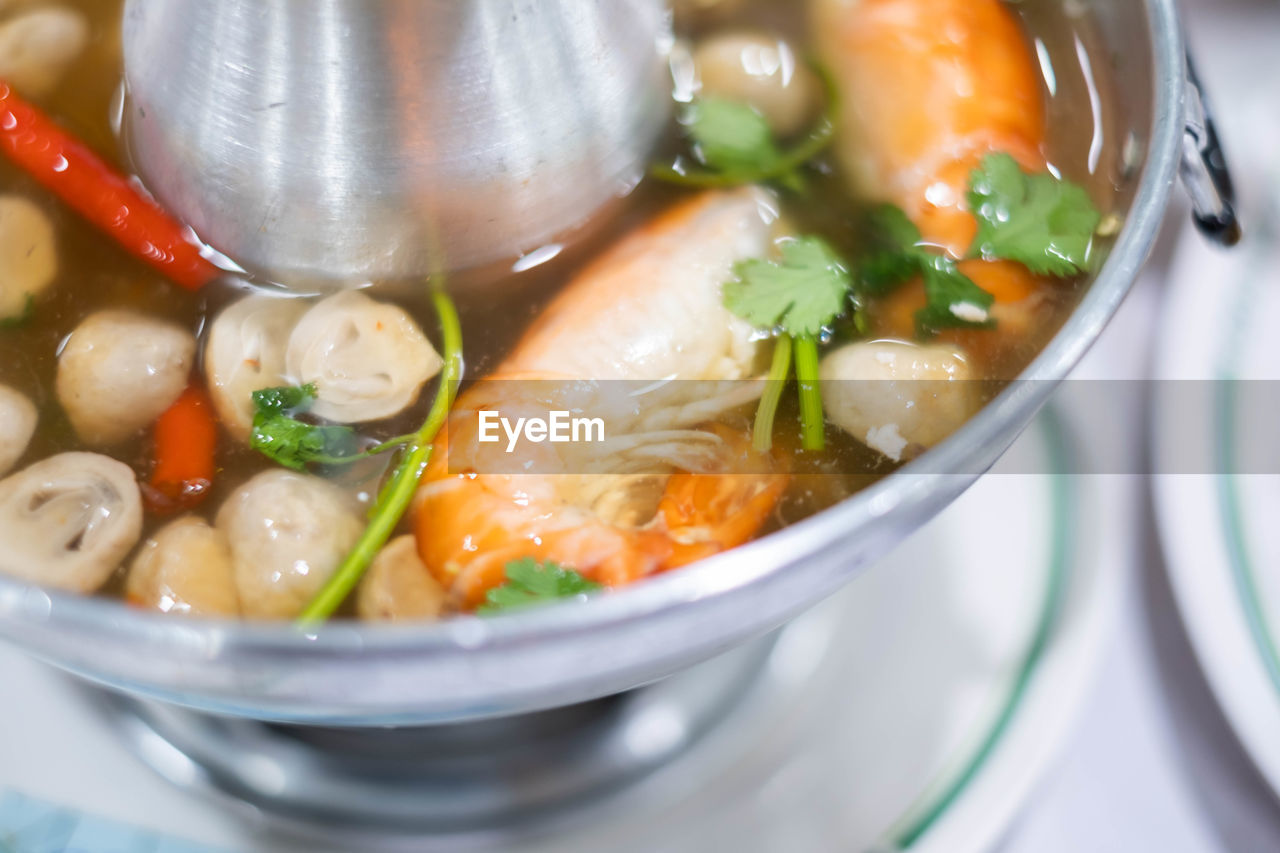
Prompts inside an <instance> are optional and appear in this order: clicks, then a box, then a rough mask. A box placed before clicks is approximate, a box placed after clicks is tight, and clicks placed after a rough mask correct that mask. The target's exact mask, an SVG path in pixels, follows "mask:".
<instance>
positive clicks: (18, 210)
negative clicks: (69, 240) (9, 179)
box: [0, 72, 58, 320]
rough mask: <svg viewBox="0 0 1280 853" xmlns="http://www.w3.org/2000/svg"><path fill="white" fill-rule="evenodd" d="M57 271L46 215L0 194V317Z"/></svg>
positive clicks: (19, 309)
mask: <svg viewBox="0 0 1280 853" xmlns="http://www.w3.org/2000/svg"><path fill="white" fill-rule="evenodd" d="M2 73H3V72H0V74H2ZM57 273H58V256H57V246H56V244H55V242H54V238H53V223H52V222H50V221H49V217H48V216H46V215H45V213H44V211H43V210H41V209H40V208H39V207H37V206H36V205H35V203H33V202H31V201H28V200H27V199H25V198H23V197H22V196H17V195H6V196H0V320H12V319H14V318H17V317H21V316H22V315H23V314H25V313H26V311H27V306H29V305H30V304H31V301H32V300H33V299H35V298H36V297H37V296H39V295H40V293H41V292H43V291H44V290H45V288H47V287H48V286H49V285H50V284H52V283H53V279H54V277H55V276H56V275H57Z"/></svg>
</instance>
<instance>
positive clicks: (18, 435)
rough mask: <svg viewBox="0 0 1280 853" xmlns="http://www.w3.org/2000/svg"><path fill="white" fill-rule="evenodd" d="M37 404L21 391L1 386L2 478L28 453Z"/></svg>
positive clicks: (0, 437)
mask: <svg viewBox="0 0 1280 853" xmlns="http://www.w3.org/2000/svg"><path fill="white" fill-rule="evenodd" d="M37 417H38V415H37V414H36V406H35V403H32V402H31V401H30V400H29V399H27V396H26V395H25V394H23V393H21V392H20V391H15V390H14V389H12V388H10V387H9V386H8V385H0V476H4V475H5V474H7V473H9V469H10V468H12V467H13V466H14V464H15V463H16V462H17V461H18V460H19V459H21V458H22V454H24V453H26V452H27V445H28V444H30V443H31V436H32V435H34V434H35V431H36V420H37Z"/></svg>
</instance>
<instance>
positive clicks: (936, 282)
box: [916, 255, 996, 335]
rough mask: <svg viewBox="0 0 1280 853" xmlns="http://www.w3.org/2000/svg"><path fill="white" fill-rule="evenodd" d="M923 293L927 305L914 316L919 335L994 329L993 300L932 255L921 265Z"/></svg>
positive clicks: (943, 259) (951, 264) (952, 266)
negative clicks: (971, 329)
mask: <svg viewBox="0 0 1280 853" xmlns="http://www.w3.org/2000/svg"><path fill="white" fill-rule="evenodd" d="M922 272H923V274H924V293H925V297H926V299H927V300H928V304H927V305H926V306H925V307H924V308H921V309H920V310H919V311H917V312H916V328H917V330H918V331H919V332H920V334H921V335H927V334H929V333H931V332H935V331H937V330H939V329H949V328H966V327H967V328H980V329H989V328H993V327H994V326H995V324H996V321H995V319H994V318H992V316H991V306H992V305H993V304H994V303H995V297H994V296H992V295H991V294H990V293H987V291H985V290H983V289H982V288H981V287H978V285H976V284H974V283H973V280H972V279H970V278H969V277H968V276H966V275H965V274H964V273H962V272H960V270H959V269H958V268H957V267H956V265H955V262H954V261H952V260H951V259H950V258H946V257H943V256H942V255H935V256H933V257H931V258H930V259H929V260H928V261H927V262H926V263H924V264H923V267H922Z"/></svg>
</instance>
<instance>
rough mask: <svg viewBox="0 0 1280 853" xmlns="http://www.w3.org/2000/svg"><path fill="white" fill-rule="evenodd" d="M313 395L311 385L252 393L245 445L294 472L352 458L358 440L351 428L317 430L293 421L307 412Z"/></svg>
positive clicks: (328, 427)
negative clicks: (249, 427)
mask: <svg viewBox="0 0 1280 853" xmlns="http://www.w3.org/2000/svg"><path fill="white" fill-rule="evenodd" d="M315 395H316V389H315V386H314V385H303V386H300V387H282V388H264V389H263V390H261V391H254V392H253V407H254V415H253V428H252V431H251V432H250V435H249V445H250V446H251V447H252V448H253V449H254V450H257V451H258V452H259V453H261V454H263V455H264V456H266V457H268V458H270V459H272V460H274V461H275V462H277V463H279V464H280V465H283V466H284V467H286V468H292V469H293V470H295V471H301V470H303V469H304V468H306V466H307V465H308V464H309V463H320V464H338V463H342V462H344V461H348V460H349V459H350V457H353V456H355V455H356V454H357V453H358V450H359V447H358V445H359V440H358V437H357V436H356V431H355V430H353V429H352V428H351V427H345V426H318V425H315V424H308V423H304V422H303V421H300V420H297V419H296V418H294V417H293V415H294V414H297V413H299V412H303V411H306V410H307V409H308V408H310V407H311V404H312V403H313V402H314V401H315Z"/></svg>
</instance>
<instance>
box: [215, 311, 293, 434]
mask: <svg viewBox="0 0 1280 853" xmlns="http://www.w3.org/2000/svg"><path fill="white" fill-rule="evenodd" d="M310 304H311V303H309V302H307V301H304V300H301V299H295V298H283V297H278V296H267V295H265V294H254V295H252V296H246V297H245V298H243V299H241V300H239V301H237V302H235V303H232V304H231V305H230V306H228V307H227V308H225V309H223V311H222V312H221V313H220V314H218V316H217V317H215V318H214V320H213V323H212V324H211V325H210V327H209V336H208V338H207V339H206V341H205V347H204V371H205V380H206V382H207V384H208V386H209V394H210V396H211V397H212V399H213V405H214V408H215V409H217V410H218V417H219V418H220V419H221V420H222V423H223V425H225V426H226V428H227V431H228V432H230V433H231V434H232V435H234V436H235V437H236V438H238V439H240V440H241V441H248V439H249V430H250V428H251V427H252V426H253V392H254V391H261V390H262V389H263V388H275V387H279V386H281V385H285V384H287V380H286V379H285V360H284V354H285V348H286V347H287V346H288V342H289V333H290V332H292V331H293V327H294V326H295V325H297V322H298V318H300V317H301V316H302V315H303V314H304V313H305V312H306V310H307V308H308V307H310Z"/></svg>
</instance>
